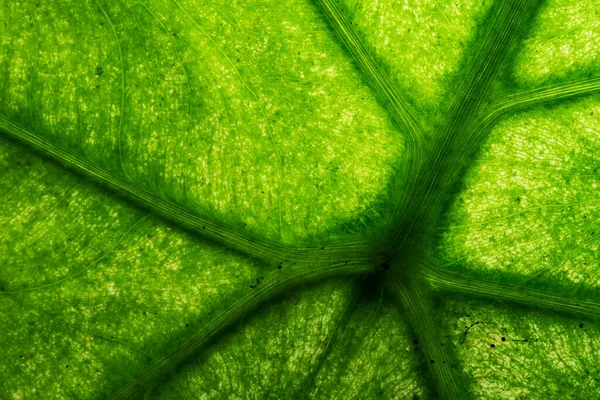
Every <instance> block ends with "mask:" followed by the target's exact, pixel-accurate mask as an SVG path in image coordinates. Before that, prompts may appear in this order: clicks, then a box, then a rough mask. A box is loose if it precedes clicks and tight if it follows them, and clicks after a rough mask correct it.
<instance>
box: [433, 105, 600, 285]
mask: <svg viewBox="0 0 600 400" xmlns="http://www.w3.org/2000/svg"><path fill="white" fill-rule="evenodd" d="M599 124H600V101H599V99H598V98H597V97H591V98H587V99H585V100H582V101H578V102H573V103H569V104H565V105H560V106H554V107H545V108H538V109H535V110H531V111H528V112H523V113H520V114H517V115H515V116H513V117H510V118H507V119H505V120H503V121H502V122H500V123H499V124H498V125H496V127H495V128H494V129H493V131H492V132H491V134H490V137H489V139H488V141H487V143H486V144H485V145H484V146H483V149H482V152H481V155H480V156H479V157H478V160H477V162H476V164H475V165H474V167H473V168H472V169H471V171H470V173H469V174H468V177H467V178H466V181H465V184H466V189H465V190H464V191H463V192H462V193H461V194H460V195H459V197H458V198H457V200H456V202H455V204H454V206H453V207H452V211H451V212H450V217H449V218H450V221H451V222H449V224H448V226H447V227H445V228H444V231H443V240H442V243H441V245H440V246H441V253H442V254H443V256H442V258H441V260H440V264H441V265H443V266H444V268H448V269H452V270H456V271H468V272H469V273H475V274H477V275H487V276H499V277H504V279H508V278H507V275H511V276H512V278H511V279H516V280H518V281H520V282H526V281H529V280H534V281H538V282H539V281H541V282H546V283H551V284H561V285H564V286H565V287H571V286H574V285H577V287H580V288H581V287H586V288H589V289H594V288H597V287H598V285H600V258H599V256H598V255H599V254H600V253H599V251H598V250H599V246H600V227H599V226H598V220H599V219H600V208H599V207H598V205H599V204H600V197H599V194H600V191H599V190H598V188H599V187H600V171H599V164H598V154H600V134H599V132H598V129H597V127H598V126H599Z"/></svg>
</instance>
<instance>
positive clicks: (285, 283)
mask: <svg viewBox="0 0 600 400" xmlns="http://www.w3.org/2000/svg"><path fill="white" fill-rule="evenodd" d="M370 271H371V266H370V265H369V264H364V263H347V264H346V263H344V264H335V265H329V266H325V267H320V268H310V267H308V268H307V267H303V268H295V269H294V268H291V269H289V270H287V271H284V270H275V271H273V272H271V273H270V274H269V275H268V276H267V277H265V279H264V280H263V281H262V282H261V284H260V285H258V286H257V287H256V288H255V289H253V290H251V291H250V292H249V293H247V294H246V295H245V296H243V297H242V298H240V299H239V300H237V301H236V302H235V303H233V304H232V305H231V306H230V307H229V308H228V309H227V310H225V311H224V312H222V313H220V314H219V315H218V316H217V317H216V318H214V319H213V320H212V321H210V322H209V323H208V324H206V325H204V326H203V327H202V328H200V330H198V331H197V332H196V333H194V335H192V336H191V337H190V338H188V339H186V340H185V341H184V342H182V343H181V344H179V345H178V346H176V347H175V348H174V349H173V350H171V351H170V352H169V353H167V354H166V355H165V356H163V357H162V358H161V359H160V360H157V361H156V362H155V363H154V364H153V365H152V366H150V367H149V368H148V369H147V370H145V371H143V372H142V373H141V374H140V375H139V376H138V377H137V378H136V379H135V380H134V381H132V382H129V383H127V384H126V385H125V386H124V387H122V388H121V389H119V390H118V391H117V392H115V393H114V394H112V395H111V396H110V399H113V400H114V399H129V398H132V397H137V396H140V395H142V394H143V393H145V392H146V391H148V390H149V389H151V387H152V385H153V384H155V383H157V382H160V378H161V377H162V376H163V375H164V374H166V373H168V372H169V371H172V370H173V369H174V368H175V367H176V366H177V365H179V364H180V363H181V362H183V361H185V360H186V359H188V358H189V357H190V356H192V355H193V354H195V353H196V352H197V351H198V350H200V349H201V348H202V347H203V346H204V345H206V344H207V343H208V342H209V341H210V340H211V339H212V338H214V337H216V336H217V335H218V334H219V333H221V332H223V331H224V330H225V329H226V328H227V327H229V326H230V325H231V324H232V323H234V322H236V321H238V320H239V319H240V318H242V317H244V316H245V315H247V313H248V312H250V311H252V310H254V309H256V307H258V306H259V305H260V304H262V303H263V302H264V301H266V300H269V299H271V298H273V296H275V295H278V294H280V293H282V292H283V291H284V290H288V289H290V288H291V287H294V286H296V285H299V284H303V283H306V282H311V281H317V280H322V279H325V278H329V277H335V276H349V275H355V274H356V275H360V274H365V273H367V272H370Z"/></svg>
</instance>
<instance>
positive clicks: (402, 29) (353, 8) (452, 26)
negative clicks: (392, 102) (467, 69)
mask: <svg viewBox="0 0 600 400" xmlns="http://www.w3.org/2000/svg"><path fill="white" fill-rule="evenodd" d="M491 3H492V2H491V1H489V0H485V1H470V0H465V1H458V2H457V1H448V0H439V1H430V0H406V1H380V0H344V1H343V4H345V5H346V7H347V8H348V11H349V14H350V15H351V17H350V19H351V21H352V23H353V24H354V25H355V28H356V30H357V31H358V32H360V33H361V34H362V36H363V38H364V41H365V43H366V44H367V45H368V46H369V47H370V48H371V49H372V51H373V53H374V54H375V55H376V56H377V57H378V58H379V59H380V60H381V62H382V63H383V65H384V66H385V67H386V69H387V70H388V71H389V74H390V75H391V76H392V78H393V79H395V81H396V82H397V85H398V88H399V91H400V92H401V93H402V94H403V95H405V96H406V97H407V98H408V99H410V101H411V102H412V103H413V104H414V105H415V107H416V108H419V109H421V112H423V111H425V112H430V113H431V112H432V111H434V112H435V111H437V112H439V110H437V107H439V105H440V102H441V101H442V99H443V96H444V95H445V94H446V93H447V90H448V89H449V87H455V86H453V85H451V81H452V78H455V76H453V74H456V73H457V71H458V69H459V66H460V63H461V61H462V60H463V57H464V56H465V50H467V49H468V45H469V44H470V39H472V38H473V35H474V34H475V32H476V29H475V27H476V23H477V21H478V20H480V19H481V18H482V16H483V15H484V13H485V11H486V10H487V9H488V8H489V6H490V4H491Z"/></svg>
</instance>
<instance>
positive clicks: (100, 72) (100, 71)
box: [96, 65, 104, 76]
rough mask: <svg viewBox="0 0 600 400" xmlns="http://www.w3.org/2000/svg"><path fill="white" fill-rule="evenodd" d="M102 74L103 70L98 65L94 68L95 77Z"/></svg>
mask: <svg viewBox="0 0 600 400" xmlns="http://www.w3.org/2000/svg"><path fill="white" fill-rule="evenodd" d="M103 73H104V69H103V68H102V67H101V66H99V65H98V66H97V67H96V75H98V76H102V74H103Z"/></svg>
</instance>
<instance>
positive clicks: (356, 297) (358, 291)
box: [293, 275, 373, 399]
mask: <svg viewBox="0 0 600 400" xmlns="http://www.w3.org/2000/svg"><path fill="white" fill-rule="evenodd" d="M370 278H371V279H370ZM372 280H373V279H372V277H370V276H368V275H365V276H362V277H360V278H358V279H356V280H355V282H354V284H355V287H354V288H353V292H352V295H351V297H350V300H349V301H348V303H347V304H346V306H345V307H344V311H343V312H342V315H341V316H340V317H339V318H338V320H337V321H336V323H335V326H334V328H333V332H331V334H330V335H329V338H328V341H327V345H326V347H325V350H324V351H323V352H321V353H320V354H319V355H318V358H317V360H316V363H315V365H314V366H313V367H312V369H311V371H310V373H309V374H308V376H307V378H306V380H305V381H304V385H303V387H302V388H301V389H300V390H299V393H296V394H295V395H294V396H293V397H294V398H297V399H300V398H309V397H310V392H309V388H310V387H311V385H312V386H314V385H315V379H316V378H317V376H318V374H319V372H320V371H321V370H322V369H323V366H324V365H325V362H326V361H327V358H328V357H329V355H330V354H331V352H332V351H333V347H334V345H336V344H339V342H340V341H341V340H342V335H343V334H344V331H345V329H346V326H347V325H348V322H349V321H350V319H351V318H352V316H353V315H354V314H355V312H356V310H357V308H358V307H359V306H360V304H361V301H362V299H363V296H361V295H363V294H364V292H365V291H366V290H369V289H368V286H369V285H372V284H373V282H372ZM350 348H351V349H354V348H355V347H352V346H351V347H350ZM345 355H346V356H348V355H349V354H348V352H346V353H345Z"/></svg>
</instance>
